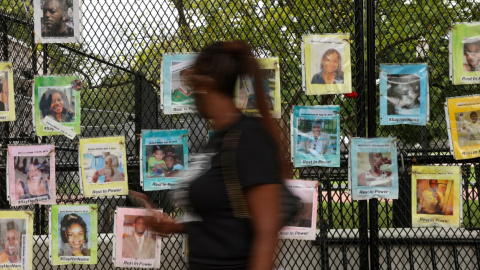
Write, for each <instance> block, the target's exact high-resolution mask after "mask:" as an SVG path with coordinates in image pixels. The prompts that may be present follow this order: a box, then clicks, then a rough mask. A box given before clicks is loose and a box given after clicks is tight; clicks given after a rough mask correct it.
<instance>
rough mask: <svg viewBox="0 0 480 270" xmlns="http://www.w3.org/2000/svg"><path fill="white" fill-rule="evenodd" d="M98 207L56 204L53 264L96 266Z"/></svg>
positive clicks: (53, 218)
mask: <svg viewBox="0 0 480 270" xmlns="http://www.w3.org/2000/svg"><path fill="white" fill-rule="evenodd" d="M96 209H97V205H95V204H83V205H82V204H78V205H54V206H52V210H51V216H50V226H51V233H52V237H51V239H52V240H51V241H52V242H51V243H50V246H51V254H52V261H53V265H62V264H75V263H84V264H95V263H96V261H97V210H96Z"/></svg>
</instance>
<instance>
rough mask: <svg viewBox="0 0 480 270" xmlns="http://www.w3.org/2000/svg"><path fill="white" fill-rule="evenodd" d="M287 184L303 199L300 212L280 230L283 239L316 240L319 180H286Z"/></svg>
mask: <svg viewBox="0 0 480 270" xmlns="http://www.w3.org/2000/svg"><path fill="white" fill-rule="evenodd" d="M284 183H285V186H286V187H287V188H288V189H289V190H290V191H291V192H292V193H293V194H294V195H295V196H297V197H299V198H300V199H301V202H302V205H301V206H300V209H299V212H298V213H297V215H296V216H295V217H293V218H292V220H290V221H289V222H288V223H287V224H286V225H285V226H284V227H283V228H282V230H280V232H279V238H281V239H302V240H315V237H316V230H317V207H318V181H308V180H285V182H284Z"/></svg>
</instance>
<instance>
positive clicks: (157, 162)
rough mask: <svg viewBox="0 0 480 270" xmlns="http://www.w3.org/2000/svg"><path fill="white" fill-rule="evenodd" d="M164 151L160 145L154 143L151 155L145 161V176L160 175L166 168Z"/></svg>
mask: <svg viewBox="0 0 480 270" xmlns="http://www.w3.org/2000/svg"><path fill="white" fill-rule="evenodd" d="M164 157H165V151H164V149H162V147H161V146H160V145H154V146H153V150H152V156H151V157H149V158H148V161H147V177H161V176H163V174H164V173H163V171H164V170H165V169H166V168H167V165H165V160H163V158H164Z"/></svg>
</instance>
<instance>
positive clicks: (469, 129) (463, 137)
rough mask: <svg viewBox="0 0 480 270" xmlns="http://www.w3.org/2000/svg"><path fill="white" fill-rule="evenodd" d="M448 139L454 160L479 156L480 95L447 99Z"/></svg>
mask: <svg viewBox="0 0 480 270" xmlns="http://www.w3.org/2000/svg"><path fill="white" fill-rule="evenodd" d="M445 110H446V115H447V126H448V130H449V132H448V139H449V142H450V152H451V153H452V154H453V156H454V158H455V159H457V160H459V159H468V158H475V157H479V156H480V122H478V116H479V115H480V95H476V96H464V97H453V98H447V106H446V108H445Z"/></svg>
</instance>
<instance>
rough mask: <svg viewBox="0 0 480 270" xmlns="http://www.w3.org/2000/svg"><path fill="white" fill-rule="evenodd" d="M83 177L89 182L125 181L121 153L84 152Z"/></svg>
mask: <svg viewBox="0 0 480 270" xmlns="http://www.w3.org/2000/svg"><path fill="white" fill-rule="evenodd" d="M83 159H84V166H85V167H84V168H85V178H86V180H87V181H88V182H90V183H98V184H102V183H109V182H121V181H125V173H124V164H122V162H121V155H120V154H118V153H113V152H102V153H101V154H97V153H84V154H83Z"/></svg>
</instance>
